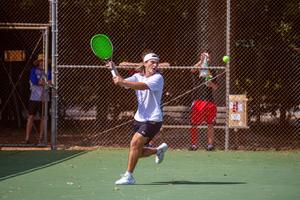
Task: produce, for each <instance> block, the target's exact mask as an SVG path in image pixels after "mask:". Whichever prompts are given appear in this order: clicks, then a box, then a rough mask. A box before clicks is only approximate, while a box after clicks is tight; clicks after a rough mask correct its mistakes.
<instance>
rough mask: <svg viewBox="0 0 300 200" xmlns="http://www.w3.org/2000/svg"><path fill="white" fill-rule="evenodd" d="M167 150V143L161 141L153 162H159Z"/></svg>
mask: <svg viewBox="0 0 300 200" xmlns="http://www.w3.org/2000/svg"><path fill="white" fill-rule="evenodd" d="M167 150H168V145H167V144H166V143H162V144H161V145H159V146H158V147H157V152H156V156H155V163H156V164H160V163H161V162H162V161H163V160H164V156H165V152H166V151H167Z"/></svg>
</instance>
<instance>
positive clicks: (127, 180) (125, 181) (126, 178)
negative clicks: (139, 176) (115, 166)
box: [115, 174, 135, 185]
mask: <svg viewBox="0 0 300 200" xmlns="http://www.w3.org/2000/svg"><path fill="white" fill-rule="evenodd" d="M115 184H116V185H133V184H135V180H134V178H133V176H132V175H129V174H122V175H121V178H120V179H119V180H117V181H116V182H115Z"/></svg>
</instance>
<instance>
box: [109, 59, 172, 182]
mask: <svg viewBox="0 0 300 200" xmlns="http://www.w3.org/2000/svg"><path fill="white" fill-rule="evenodd" d="M158 64H159V57H158V55H156V54H154V53H149V54H146V55H145V56H144V58H143V65H144V68H143V70H142V71H141V72H140V73H135V74H133V75H132V76H130V77H128V78H126V79H123V78H122V77H121V76H119V75H118V76H116V77H113V81H114V83H115V84H116V85H119V86H121V87H125V88H130V89H133V90H135V93H136V96H137V101H138V109H137V112H136V113H135V116H134V132H135V133H134V135H133V137H132V139H131V142H130V149H129V155H128V163H127V171H126V172H125V174H123V175H122V177H121V178H120V179H119V180H117V181H116V182H115V184H116V185H127V184H135V179H134V177H133V171H134V169H135V167H136V164H137V162H138V160H139V158H142V157H148V156H151V155H156V157H155V162H156V163H157V164H159V163H161V162H162V161H163V159H164V154H165V152H166V151H167V149H168V145H167V144H166V143H162V144H161V145H160V146H159V147H157V148H152V147H147V146H146V145H147V144H148V142H149V141H151V139H152V138H153V137H154V136H155V135H156V134H157V133H158V132H159V130H160V128H161V126H162V120H163V114H162V110H161V97H162V94H163V87H164V78H163V76H162V75H161V74H160V73H159V72H158ZM113 65H114V63H113V62H109V63H108V67H109V68H112V67H113Z"/></svg>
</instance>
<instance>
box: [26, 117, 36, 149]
mask: <svg viewBox="0 0 300 200" xmlns="http://www.w3.org/2000/svg"><path fill="white" fill-rule="evenodd" d="M33 122H34V115H29V116H28V118H27V123H26V136H25V143H29V138H30V135H31V132H32V126H33Z"/></svg>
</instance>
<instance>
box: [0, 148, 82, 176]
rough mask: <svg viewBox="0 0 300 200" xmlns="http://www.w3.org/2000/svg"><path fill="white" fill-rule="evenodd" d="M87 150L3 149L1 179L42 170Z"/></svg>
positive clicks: (0, 162) (1, 153)
mask: <svg viewBox="0 0 300 200" xmlns="http://www.w3.org/2000/svg"><path fill="white" fill-rule="evenodd" d="M85 153H86V151H30V152H28V151H2V152H0V181H3V180H6V179H9V178H12V177H16V176H20V175H23V174H26V173H30V172H33V171H36V170H40V169H43V168H46V167H50V166H52V165H56V164H58V163H61V162H64V161H66V160H69V159H72V158H74V157H77V156H80V155H82V154H85Z"/></svg>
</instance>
